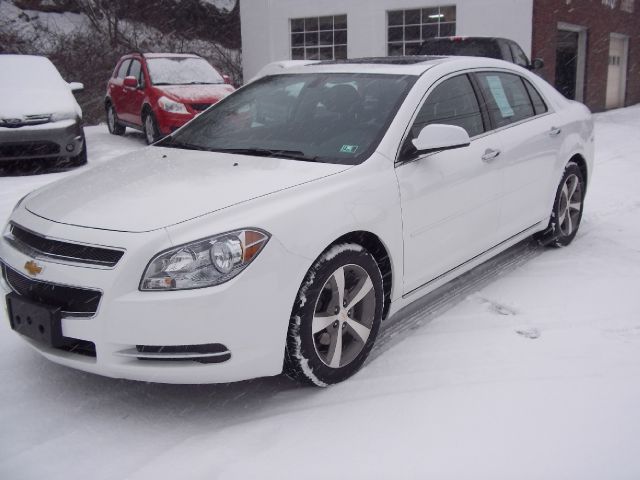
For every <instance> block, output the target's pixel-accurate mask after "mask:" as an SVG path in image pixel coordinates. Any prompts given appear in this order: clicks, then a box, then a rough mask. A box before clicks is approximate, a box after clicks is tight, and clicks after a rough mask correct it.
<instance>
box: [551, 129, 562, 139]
mask: <svg viewBox="0 0 640 480" xmlns="http://www.w3.org/2000/svg"><path fill="white" fill-rule="evenodd" d="M560 133H562V129H561V128H558V127H551V130H549V135H550V136H551V137H557V136H558V135H560Z"/></svg>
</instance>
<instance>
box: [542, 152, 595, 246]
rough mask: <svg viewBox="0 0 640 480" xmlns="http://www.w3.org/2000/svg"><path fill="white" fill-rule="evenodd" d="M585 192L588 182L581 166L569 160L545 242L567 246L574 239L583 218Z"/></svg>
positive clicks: (559, 187)
mask: <svg viewBox="0 0 640 480" xmlns="http://www.w3.org/2000/svg"><path fill="white" fill-rule="evenodd" d="M574 182H575V188H573V184H574ZM565 187H566V188H565ZM572 190H573V191H572ZM585 193H586V184H585V181H584V177H583V175H582V171H581V170H580V167H579V166H578V165H577V164H576V163H575V162H569V163H568V164H567V166H566V167H565V170H564V175H562V180H560V184H559V185H558V189H557V191H556V199H555V201H554V202H553V211H552V212H551V220H550V222H549V228H548V229H547V235H546V236H547V241H545V242H544V243H545V244H548V245H550V246H552V247H566V246H567V245H569V244H570V243H571V242H572V241H573V239H574V238H575V236H576V234H577V233H578V228H579V227H580V221H581V220H582V211H583V210H584V197H585ZM567 195H569V198H568V197H567Z"/></svg>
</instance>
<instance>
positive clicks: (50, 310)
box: [7, 292, 64, 347]
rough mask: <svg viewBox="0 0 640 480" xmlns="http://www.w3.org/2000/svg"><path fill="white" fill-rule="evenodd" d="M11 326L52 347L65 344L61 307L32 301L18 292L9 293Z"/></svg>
mask: <svg viewBox="0 0 640 480" xmlns="http://www.w3.org/2000/svg"><path fill="white" fill-rule="evenodd" d="M7 310H8V311H9V323H10V324H11V328H12V329H13V330H15V331H16V332H18V333H19V334H21V335H24V336H25V337H29V338H31V339H32V340H35V341H37V342H40V343H44V344H45V345H49V346H51V347H60V346H62V345H64V337H63V336H62V312H61V310H60V308H59V307H52V306H50V305H43V304H41V303H36V302H32V301H30V300H28V299H26V298H24V297H23V296H20V295H18V294H16V293H13V292H12V293H9V294H8V295H7Z"/></svg>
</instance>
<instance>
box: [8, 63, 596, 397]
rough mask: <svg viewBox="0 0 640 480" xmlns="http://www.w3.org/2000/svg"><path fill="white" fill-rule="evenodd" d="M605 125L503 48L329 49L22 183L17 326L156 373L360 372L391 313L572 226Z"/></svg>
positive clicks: (13, 309)
mask: <svg viewBox="0 0 640 480" xmlns="http://www.w3.org/2000/svg"><path fill="white" fill-rule="evenodd" d="M593 141H594V137H593V123H592V120H591V116H590V113H589V111H588V110H587V108H585V107H584V106H583V105H581V104H579V103H576V102H573V101H569V100H567V99H565V98H564V97H562V96H561V95H560V94H559V93H558V92H556V91H555V90H554V89H553V87H551V86H550V85H549V84H547V83H545V82H544V81H543V80H542V79H540V78H539V77H537V76H536V75H533V74H531V73H530V72H529V71H527V70H525V69H523V68H520V67H518V66H516V65H513V64H511V63H506V62H503V61H500V60H492V59H484V58H471V57H468V58H465V57H451V58H447V57H403V58H383V59H358V60H348V61H343V62H321V63H316V64H313V65H307V66H293V67H291V68H287V69H282V71H281V72H280V73H279V74H277V75H269V76H265V77H263V78H259V79H257V80H255V81H253V82H252V83H250V84H249V85H247V86H245V87H244V88H242V89H240V90H238V91H237V92H236V93H233V94H232V95H230V96H229V97H227V98H226V99H224V100H223V101H221V102H220V103H218V104H217V105H216V106H214V107H212V108H210V109H209V110H207V111H206V112H205V113H203V114H202V115H200V116H198V117H196V118H195V119H194V120H192V121H191V122H189V123H188V124H187V125H186V126H184V127H183V128H181V129H179V130H177V131H176V132H174V133H172V134H171V135H170V136H168V137H167V138H165V139H164V140H162V141H161V142H159V143H156V144H155V145H153V146H150V147H147V148H146V149H145V150H142V151H140V152H136V153H132V154H130V155H127V156H124V157H121V158H119V159H116V160H114V161H112V162H109V163H108V164H105V165H101V166H97V167H95V168H93V169H91V170H89V171H87V172H85V173H82V174H80V175H76V176H74V177H72V178H67V179H64V180H62V181H59V182H57V183H53V184H50V185H48V186H46V187H44V188H41V189H39V190H37V191H35V192H33V193H31V194H29V195H27V196H26V197H25V198H23V199H22V200H20V202H18V204H17V205H16V207H15V209H14V211H13V213H12V214H11V216H10V220H9V223H8V225H7V227H6V229H5V231H4V233H3V235H2V238H1V240H0V258H1V260H2V277H3V279H4V280H3V283H4V287H3V288H4V289H5V290H6V293H7V296H6V300H7V301H6V304H7V310H8V317H9V321H10V325H11V328H12V329H13V330H15V331H16V332H17V333H18V334H19V335H20V336H21V337H22V338H23V339H24V340H25V341H26V342H27V343H28V344H29V345H31V346H32V347H33V348H35V349H36V350H37V351H39V352H40V353H41V354H42V355H44V356H45V357H47V358H48V359H50V360H52V361H54V362H57V363H60V364H63V365H67V366H70V367H73V368H77V369H81V370H85V371H88V372H94V373H97V374H101V375H107V376H110V377H116V378H127V379H134V380H144V381H152V382H167V383H215V382H229V381H237V380H243V379H249V378H254V377H261V376H269V375H277V374H279V373H281V372H283V371H284V372H285V373H287V374H288V375H289V376H291V377H293V378H295V379H297V380H299V381H301V382H304V383H310V384H313V385H318V386H326V385H329V384H334V383H336V382H340V381H342V380H344V379H346V378H348V377H349V376H351V375H353V374H354V373H355V372H357V371H358V370H359V369H360V368H361V366H362V365H363V363H364V362H365V360H366V358H367V355H368V354H369V352H370V351H371V348H372V347H373V345H374V342H375V340H376V336H377V334H378V331H379V329H380V327H381V325H382V324H383V322H384V320H385V319H387V318H389V317H390V316H391V315H393V314H395V313H397V312H398V311H400V310H401V309H402V308H404V307H406V306H408V305H409V304H410V303H411V302H413V301H415V300H416V299H418V298H420V297H422V296H423V295H425V294H426V293H428V292H430V291H433V290H434V289H436V288H437V287H439V286H441V285H443V284H445V283H446V282H448V281H450V280H452V279H453V278H455V277H457V276H459V275H460V274H462V273H463V272H465V271H468V270H470V269H472V268H473V267H474V266H476V265H478V264H480V263H482V262H484V261H485V260H487V259H488V258H490V257H492V256H494V255H496V254H498V253H499V252H501V251H503V250H505V249H507V248H509V247H510V246H512V245H514V244H516V243H517V242H520V241H522V240H524V239H526V238H527V237H529V236H531V235H534V234H535V235H536V236H538V237H539V238H540V239H541V241H544V242H545V243H547V244H550V245H555V246H565V245H568V244H569V243H570V242H571V241H572V240H573V239H574V237H575V236H576V232H577V231H578V227H579V225H580V220H581V216H582V211H583V204H584V199H585V194H586V191H587V184H588V181H589V179H590V178H591V173H592V165H593Z"/></svg>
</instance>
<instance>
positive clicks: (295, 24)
mask: <svg viewBox="0 0 640 480" xmlns="http://www.w3.org/2000/svg"><path fill="white" fill-rule="evenodd" d="M291 31H292V32H304V18H294V19H292V20H291Z"/></svg>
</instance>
